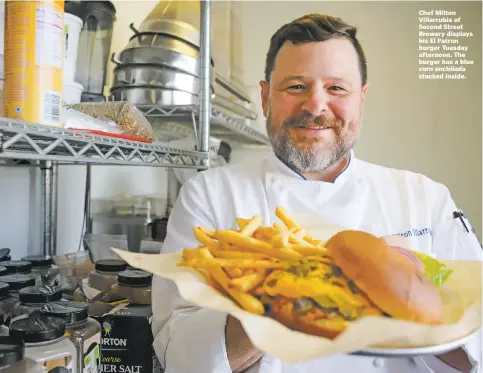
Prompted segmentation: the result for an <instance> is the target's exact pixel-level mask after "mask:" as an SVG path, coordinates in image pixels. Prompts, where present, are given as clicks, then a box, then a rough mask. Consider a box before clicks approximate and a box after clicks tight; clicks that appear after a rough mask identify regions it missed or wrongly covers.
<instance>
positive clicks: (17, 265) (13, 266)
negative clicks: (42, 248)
mask: <svg viewBox="0 0 483 373" xmlns="http://www.w3.org/2000/svg"><path fill="white" fill-rule="evenodd" d="M2 267H5V268H7V274H14V273H21V274H29V273H31V272H32V263H30V262H27V261H23V260H9V261H6V262H2Z"/></svg>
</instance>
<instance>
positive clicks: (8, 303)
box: [0, 282, 18, 325]
mask: <svg viewBox="0 0 483 373" xmlns="http://www.w3.org/2000/svg"><path fill="white" fill-rule="evenodd" d="M17 304H18V299H17V298H15V297H12V296H10V285H8V284H6V283H3V282H0V314H1V315H3V319H2V321H3V322H2V324H5V325H9V324H10V318H11V317H10V316H11V312H12V309H13V308H14V307H15V306H16V305H17Z"/></svg>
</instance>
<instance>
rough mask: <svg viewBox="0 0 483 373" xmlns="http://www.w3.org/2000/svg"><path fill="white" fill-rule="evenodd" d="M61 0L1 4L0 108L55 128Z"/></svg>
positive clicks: (61, 46)
mask: <svg viewBox="0 0 483 373" xmlns="http://www.w3.org/2000/svg"><path fill="white" fill-rule="evenodd" d="M63 27H64V1H58V0H55V1H53V0H37V1H7V2H6V3H5V54H4V56H5V57H4V58H5V63H4V65H5V86H4V101H3V107H4V110H3V111H4V113H3V115H4V116H6V117H9V118H13V119H18V120H24V121H27V122H32V123H37V124H43V125H49V126H55V127H61V123H62V122H61V114H62V106H61V105H62V63H63V49H64V43H63V41H64V30H63Z"/></svg>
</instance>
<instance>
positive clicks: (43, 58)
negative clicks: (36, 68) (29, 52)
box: [35, 7, 64, 69]
mask: <svg viewBox="0 0 483 373" xmlns="http://www.w3.org/2000/svg"><path fill="white" fill-rule="evenodd" d="M63 22H64V21H63V16H62V14H60V13H59V12H56V11H55V10H53V9H49V8H44V7H37V12H36V24H37V27H36V30H35V31H36V32H35V63H36V64H37V65H47V66H52V67H56V68H58V69H61V68H62V48H63V39H64V33H63V31H62V25H63Z"/></svg>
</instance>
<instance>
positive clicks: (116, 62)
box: [111, 52, 122, 66]
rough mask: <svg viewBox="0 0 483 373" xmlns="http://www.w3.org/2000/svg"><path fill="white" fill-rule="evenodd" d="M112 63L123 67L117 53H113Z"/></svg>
mask: <svg viewBox="0 0 483 373" xmlns="http://www.w3.org/2000/svg"><path fill="white" fill-rule="evenodd" d="M111 62H112V63H114V64H116V65H118V66H119V65H122V62H121V61H119V60H118V59H117V58H116V52H113V53H112V56H111Z"/></svg>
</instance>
